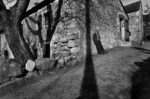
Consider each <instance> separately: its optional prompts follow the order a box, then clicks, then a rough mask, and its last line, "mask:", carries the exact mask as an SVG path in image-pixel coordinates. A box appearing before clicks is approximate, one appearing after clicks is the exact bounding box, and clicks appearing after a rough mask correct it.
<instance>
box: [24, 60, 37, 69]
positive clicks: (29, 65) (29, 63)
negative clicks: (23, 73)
mask: <svg viewBox="0 0 150 99" xmlns="http://www.w3.org/2000/svg"><path fill="white" fill-rule="evenodd" d="M34 68H35V62H34V61H32V60H28V61H27V63H26V65H25V69H26V70H27V71H29V72H32V71H33V70H34Z"/></svg>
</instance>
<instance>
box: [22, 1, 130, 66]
mask: <svg viewBox="0 0 150 99" xmlns="http://www.w3.org/2000/svg"><path fill="white" fill-rule="evenodd" d="M56 8H57V2H55V3H54V4H52V10H53V16H54V17H55V13H56ZM44 11H45V9H43V11H42V10H40V11H38V12H37V13H35V14H33V15H31V17H32V18H34V19H35V20H37V21H38V16H39V15H42V22H41V24H42V27H41V31H38V28H39V27H38V26H37V24H35V23H34V22H33V21H31V20H30V18H27V19H25V20H24V21H23V28H24V37H25V38H26V41H27V42H29V45H30V46H33V45H36V47H37V46H40V42H39V37H38V35H37V34H36V33H39V32H40V33H41V34H42V38H43V40H45V36H46V24H44V23H45V18H44V16H43V13H44ZM119 13H121V14H122V15H124V17H127V16H126V14H125V13H124V10H123V7H122V5H121V4H120V1H119V0H113V1H112V0H92V2H91V3H90V19H91V38H92V40H91V43H92V44H91V48H92V54H97V49H96V46H95V44H94V42H93V39H94V38H93V34H95V33H97V35H98V39H99V40H100V43H101V45H102V47H103V48H104V49H105V50H108V49H111V48H114V47H117V46H119V40H120V38H119V35H120V31H119V24H118V21H119V20H118V14H119ZM27 22H28V23H27ZM28 25H29V26H30V27H31V28H32V30H34V31H37V32H33V31H31V29H29V27H28ZM85 29H86V28H85V0H82V1H81V0H64V1H63V6H62V9H61V18H60V22H59V23H58V25H57V27H56V30H55V33H54V35H53V37H52V40H51V43H50V46H51V57H52V58H55V59H57V60H59V62H60V63H65V62H67V61H68V60H72V59H77V57H79V56H80V55H81V56H82V55H85V54H86V47H87V45H86V40H87V38H86V32H85V31H86V30H85ZM32 43H33V44H32ZM38 51H39V52H40V51H41V49H40V47H39V49H38Z"/></svg>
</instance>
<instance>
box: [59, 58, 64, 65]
mask: <svg viewBox="0 0 150 99" xmlns="http://www.w3.org/2000/svg"><path fill="white" fill-rule="evenodd" d="M58 65H60V66H64V65H65V60H64V59H63V58H61V59H60V60H58Z"/></svg>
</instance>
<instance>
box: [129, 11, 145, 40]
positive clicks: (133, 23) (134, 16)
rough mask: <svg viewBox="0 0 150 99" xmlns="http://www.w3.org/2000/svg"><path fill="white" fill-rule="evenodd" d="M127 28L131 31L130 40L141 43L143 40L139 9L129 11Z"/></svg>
mask: <svg viewBox="0 0 150 99" xmlns="http://www.w3.org/2000/svg"><path fill="white" fill-rule="evenodd" d="M128 15H129V19H130V20H129V30H130V32H131V39H130V40H131V41H133V42H136V43H141V41H142V40H143V24H142V14H141V12H140V10H139V11H136V12H132V13H129V14H128Z"/></svg>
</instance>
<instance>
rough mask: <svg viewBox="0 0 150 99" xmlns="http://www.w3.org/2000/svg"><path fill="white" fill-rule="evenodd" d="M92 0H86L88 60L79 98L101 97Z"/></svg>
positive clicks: (97, 98)
mask: <svg viewBox="0 0 150 99" xmlns="http://www.w3.org/2000/svg"><path fill="white" fill-rule="evenodd" d="M89 4H90V0H86V3H85V5H86V8H85V9H86V13H85V15H86V16H85V17H86V45H87V48H86V62H85V69H84V76H83V80H82V85H81V90H80V96H79V97H78V98H77V99H99V95H98V86H97V82H96V77H95V71H94V64H93V59H92V52H91V50H92V49H91V26H90V25H91V20H90V7H89V6H90V5H89Z"/></svg>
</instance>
